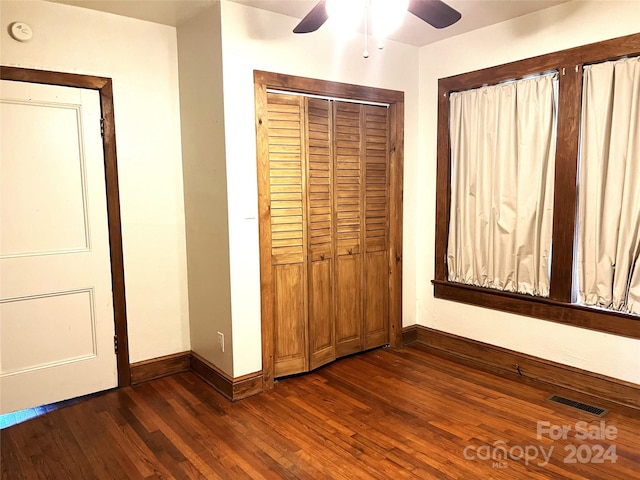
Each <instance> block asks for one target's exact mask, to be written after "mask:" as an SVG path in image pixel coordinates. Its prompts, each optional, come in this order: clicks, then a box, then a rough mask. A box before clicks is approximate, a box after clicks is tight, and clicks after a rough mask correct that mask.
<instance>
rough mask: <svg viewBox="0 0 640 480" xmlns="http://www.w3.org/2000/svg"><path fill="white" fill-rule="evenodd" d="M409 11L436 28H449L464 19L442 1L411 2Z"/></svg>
mask: <svg viewBox="0 0 640 480" xmlns="http://www.w3.org/2000/svg"><path fill="white" fill-rule="evenodd" d="M408 10H409V11H410V12H411V13H413V14H414V15H415V16H416V17H418V18H420V19H421V20H424V21H425V22H427V23H428V24H429V25H431V26H433V27H436V28H445V27H449V26H451V25H453V24H454V23H456V22H457V21H458V20H460V19H461V18H462V14H461V13H460V12H458V11H457V10H455V9H453V8H451V7H450V6H449V5H447V4H446V3H444V2H442V1H441V0H411V1H410V2H409V8H408Z"/></svg>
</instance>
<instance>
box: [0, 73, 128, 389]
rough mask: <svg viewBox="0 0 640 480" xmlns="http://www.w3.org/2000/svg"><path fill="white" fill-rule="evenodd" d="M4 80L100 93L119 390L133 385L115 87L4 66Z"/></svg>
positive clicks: (75, 76) (102, 81)
mask: <svg viewBox="0 0 640 480" xmlns="http://www.w3.org/2000/svg"><path fill="white" fill-rule="evenodd" d="M0 78H1V79H2V80H13V81H17V82H27V83H42V84H46V85H61V86H65V87H77V88H86V89H90V90H98V92H99V93H100V108H101V110H102V119H103V126H104V135H103V137H102V145H103V148H104V167H105V184H106V189H107V216H108V220H109V245H110V250H111V283H112V290H113V313H114V320H115V332H116V335H117V338H118V353H117V363H118V386H119V387H126V386H128V385H130V384H131V376H130V370H129V340H128V335H127V310H126V299H125V286H124V264H123V258H122V228H121V221H120V194H119V188H118V162H117V157H116V130H115V119H114V113H113V86H112V81H111V79H110V78H106V77H95V76H91V75H78V74H74V73H63V72H50V71H45V70H32V69H28V68H18V67H8V66H0Z"/></svg>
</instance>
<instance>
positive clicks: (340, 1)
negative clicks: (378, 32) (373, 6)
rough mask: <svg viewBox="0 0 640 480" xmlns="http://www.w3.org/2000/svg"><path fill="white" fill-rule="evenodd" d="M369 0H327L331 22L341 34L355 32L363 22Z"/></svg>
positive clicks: (332, 26)
mask: <svg viewBox="0 0 640 480" xmlns="http://www.w3.org/2000/svg"><path fill="white" fill-rule="evenodd" d="M366 2H367V0H327V3H326V9H327V16H328V17H329V24H330V26H331V28H332V29H333V30H335V31H336V32H338V33H339V34H341V35H348V34H351V33H355V32H356V31H357V29H358V27H359V26H360V24H361V23H362V19H363V17H364V14H365V10H366Z"/></svg>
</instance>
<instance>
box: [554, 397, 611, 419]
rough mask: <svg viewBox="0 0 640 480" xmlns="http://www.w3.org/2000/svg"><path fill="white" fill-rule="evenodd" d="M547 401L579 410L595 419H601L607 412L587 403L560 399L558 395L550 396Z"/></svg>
mask: <svg viewBox="0 0 640 480" xmlns="http://www.w3.org/2000/svg"><path fill="white" fill-rule="evenodd" d="M547 400H549V401H551V402H555V403H560V404H562V405H566V406H567V407H571V408H575V409H576V410H580V411H582V412H587V413H590V414H591V415H595V416H596V417H603V416H604V415H605V414H606V413H607V410H605V409H604V408H600V407H594V406H593V405H589V404H587V403H582V402H576V401H575V400H571V399H570V398H566V397H561V396H560V395H551V396H550V397H549V398H548V399H547Z"/></svg>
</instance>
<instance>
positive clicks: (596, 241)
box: [578, 57, 640, 313]
mask: <svg viewBox="0 0 640 480" xmlns="http://www.w3.org/2000/svg"><path fill="white" fill-rule="evenodd" d="M580 149H581V150H580V154H581V158H580V176H579V182H580V183H579V186H578V188H579V199H578V201H579V214H578V222H579V223H578V279H579V281H578V289H579V294H580V301H581V302H583V303H585V304H587V305H597V306H600V307H604V308H610V309H615V310H619V311H623V312H632V313H640V57H635V58H629V59H625V60H620V61H615V62H606V63H600V64H597V65H590V66H587V67H585V68H584V79H583V92H582V124H581V141H580Z"/></svg>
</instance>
